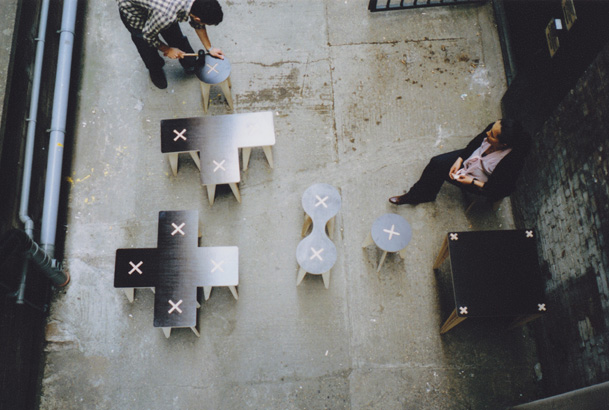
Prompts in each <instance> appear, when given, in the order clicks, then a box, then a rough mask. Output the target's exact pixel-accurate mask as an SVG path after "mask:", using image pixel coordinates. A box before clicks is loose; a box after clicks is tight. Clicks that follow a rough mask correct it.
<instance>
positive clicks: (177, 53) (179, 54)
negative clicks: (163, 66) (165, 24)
mask: <svg viewBox="0 0 609 410" xmlns="http://www.w3.org/2000/svg"><path fill="white" fill-rule="evenodd" d="M159 50H161V51H162V52H163V55H164V56H165V57H169V58H171V59H174V60H175V59H177V58H184V54H185V53H184V52H183V51H182V50H180V49H179V48H174V47H169V46H167V45H165V44H163V45H161V46H160V47H159Z"/></svg>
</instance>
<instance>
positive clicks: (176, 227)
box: [171, 222, 186, 236]
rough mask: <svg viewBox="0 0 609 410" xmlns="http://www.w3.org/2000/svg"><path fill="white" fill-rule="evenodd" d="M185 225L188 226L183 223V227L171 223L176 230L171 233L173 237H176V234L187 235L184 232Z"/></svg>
mask: <svg viewBox="0 0 609 410" xmlns="http://www.w3.org/2000/svg"><path fill="white" fill-rule="evenodd" d="M184 225H186V223H185V222H182V225H180V226H178V225H176V224H174V223H173V222H172V223H171V226H173V227H174V228H175V230H174V231H173V232H172V233H171V236H174V235H175V234H176V233H179V234H181V235H182V236H184V235H186V234H185V233H184V231H183V230H182V228H183V227H184Z"/></svg>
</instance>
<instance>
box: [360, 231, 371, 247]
mask: <svg viewBox="0 0 609 410" xmlns="http://www.w3.org/2000/svg"><path fill="white" fill-rule="evenodd" d="M373 243H374V240H373V239H372V234H371V233H370V232H368V236H367V237H366V240H365V241H364V242H363V243H362V248H367V247H369V246H370V245H372V244H373Z"/></svg>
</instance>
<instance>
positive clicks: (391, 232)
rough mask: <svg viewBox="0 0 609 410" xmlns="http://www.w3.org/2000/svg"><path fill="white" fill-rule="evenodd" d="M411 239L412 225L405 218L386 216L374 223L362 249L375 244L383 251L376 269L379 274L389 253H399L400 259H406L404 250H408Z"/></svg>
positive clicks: (394, 215)
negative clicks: (407, 246)
mask: <svg viewBox="0 0 609 410" xmlns="http://www.w3.org/2000/svg"><path fill="white" fill-rule="evenodd" d="M411 238H412V230H411V229H410V224H409V223H408V222H406V220H405V219H404V218H402V217H401V216H400V215H396V214H385V215H382V216H380V217H379V218H377V220H376V221H374V223H373V224H372V229H371V230H370V232H368V237H367V238H366V240H365V241H364V243H363V244H362V248H366V247H368V246H370V245H372V244H375V245H376V246H378V247H379V248H380V249H381V250H382V251H383V255H382V256H381V260H380V261H379V265H378V268H377V269H376V271H377V272H379V271H380V270H381V266H383V262H385V257H386V256H387V252H399V254H400V257H401V258H402V259H404V258H405V252H404V248H406V245H408V242H410V239H411Z"/></svg>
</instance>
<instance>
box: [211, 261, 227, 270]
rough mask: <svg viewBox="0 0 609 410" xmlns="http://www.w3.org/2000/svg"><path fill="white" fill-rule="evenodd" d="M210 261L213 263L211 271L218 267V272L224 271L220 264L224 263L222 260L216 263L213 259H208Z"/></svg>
mask: <svg viewBox="0 0 609 410" xmlns="http://www.w3.org/2000/svg"><path fill="white" fill-rule="evenodd" d="M210 260H211V263H213V264H214V268H213V269H212V270H211V271H212V273H213V272H215V271H216V269H220V272H224V269H222V264H223V263H224V261H220V263H216V261H215V260H213V259H210Z"/></svg>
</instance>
